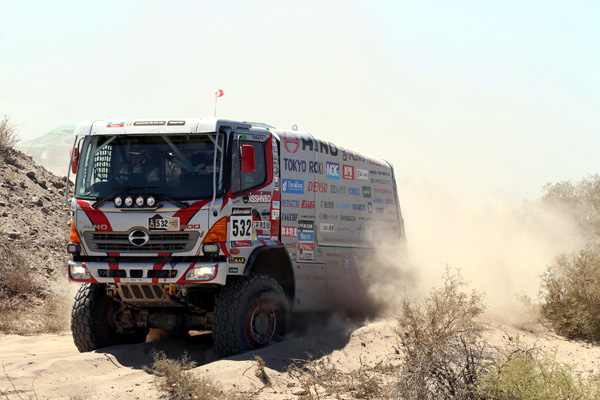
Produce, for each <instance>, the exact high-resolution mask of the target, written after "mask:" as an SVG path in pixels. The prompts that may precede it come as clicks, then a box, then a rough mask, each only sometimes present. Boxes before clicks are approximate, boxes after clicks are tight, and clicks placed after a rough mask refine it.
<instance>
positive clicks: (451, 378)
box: [396, 271, 492, 400]
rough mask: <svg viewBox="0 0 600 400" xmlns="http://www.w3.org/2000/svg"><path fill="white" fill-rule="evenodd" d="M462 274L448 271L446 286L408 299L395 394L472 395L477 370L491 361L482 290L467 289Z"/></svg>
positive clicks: (422, 396)
mask: <svg viewBox="0 0 600 400" xmlns="http://www.w3.org/2000/svg"><path fill="white" fill-rule="evenodd" d="M465 286H466V285H465V282H464V281H463V280H462V277H461V276H460V274H459V273H457V274H455V275H452V274H450V272H449V271H446V275H445V277H444V283H443V286H441V287H440V288H434V289H432V291H431V293H430V295H429V297H427V298H426V299H425V300H423V301H422V302H420V303H413V302H411V301H410V300H408V299H407V298H405V299H404V302H403V307H402V315H401V316H400V317H399V318H398V337H399V340H400V344H401V350H402V351H403V356H402V357H403V362H402V365H401V368H400V370H399V376H398V380H397V387H396V396H397V397H398V398H403V399H419V400H429V399H431V400H433V399H436V400H438V399H473V398H477V396H476V394H475V392H474V388H475V384H476V381H477V377H478V375H479V374H480V373H481V372H482V371H483V370H484V369H485V368H486V366H487V365H488V364H489V363H490V362H491V360H492V351H491V348H489V346H488V345H486V343H485V341H484V340H483V334H484V333H485V331H486V330H487V329H486V325H485V324H483V323H480V322H477V321H476V318H477V317H478V316H480V315H481V313H482V312H483V311H484V308H485V307H484V304H483V297H482V294H480V293H478V292H476V291H472V292H471V293H470V294H467V293H465V292H464V291H463V289H464V287H465Z"/></svg>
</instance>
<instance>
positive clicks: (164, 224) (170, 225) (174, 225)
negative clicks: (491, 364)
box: [148, 214, 179, 231]
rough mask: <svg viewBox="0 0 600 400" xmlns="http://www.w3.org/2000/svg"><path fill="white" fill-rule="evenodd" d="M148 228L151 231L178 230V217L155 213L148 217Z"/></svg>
mask: <svg viewBox="0 0 600 400" xmlns="http://www.w3.org/2000/svg"><path fill="white" fill-rule="evenodd" d="M148 230H151V231H178V230H179V218H178V217H164V216H162V215H160V214H156V215H154V216H153V217H150V218H148Z"/></svg>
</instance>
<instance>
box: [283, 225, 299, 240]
mask: <svg viewBox="0 0 600 400" xmlns="http://www.w3.org/2000/svg"><path fill="white" fill-rule="evenodd" d="M281 236H285V237H293V238H297V237H298V227H296V226H282V227H281Z"/></svg>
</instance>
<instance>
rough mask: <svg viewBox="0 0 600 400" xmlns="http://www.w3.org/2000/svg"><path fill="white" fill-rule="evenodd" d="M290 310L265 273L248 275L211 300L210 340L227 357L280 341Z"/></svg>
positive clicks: (279, 288)
mask: <svg viewBox="0 0 600 400" xmlns="http://www.w3.org/2000/svg"><path fill="white" fill-rule="evenodd" d="M289 310H290V307H289V304H288V301H287V299H286V297H285V294H284V292H283V289H281V286H280V285H279V283H277V281H276V280H274V279H273V278H271V277H270V276H268V275H265V274H259V273H251V274H250V275H248V276H241V277H239V278H237V279H235V280H233V281H231V282H229V283H227V285H225V286H224V287H223V288H222V289H221V291H220V292H219V294H218V295H217V298H216V300H215V308H214V313H213V318H214V319H213V338H214V341H215V347H216V350H217V353H219V354H220V355H222V356H225V357H227V356H231V355H235V354H239V353H243V352H245V351H248V350H254V349H257V348H260V347H263V346H265V345H267V344H268V342H270V341H271V340H276V339H281V338H282V337H283V335H284V334H285V332H286V330H287V329H288V325H289V320H290V311H289Z"/></svg>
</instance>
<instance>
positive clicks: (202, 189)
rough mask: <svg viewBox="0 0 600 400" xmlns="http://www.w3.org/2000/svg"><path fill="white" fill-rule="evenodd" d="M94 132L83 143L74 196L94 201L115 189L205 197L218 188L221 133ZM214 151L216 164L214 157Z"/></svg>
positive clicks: (221, 165) (221, 185)
mask: <svg viewBox="0 0 600 400" xmlns="http://www.w3.org/2000/svg"><path fill="white" fill-rule="evenodd" d="M216 139H217V135H216V133H213V134H202V135H200V134H187V135H118V136H111V135H94V136H88V137H86V138H85V140H84V142H83V146H82V149H81V158H80V160H81V161H80V163H79V168H78V171H77V181H76V186H75V196H76V197H78V198H84V199H94V200H98V199H100V198H103V197H105V196H107V195H109V194H110V193H113V192H114V191H115V190H131V192H132V193H139V194H143V193H149V194H162V195H164V196H168V197H170V198H172V199H176V200H193V199H207V198H211V197H212V195H213V174H216V188H217V193H216V195H217V196H219V195H220V194H221V192H222V189H223V143H224V140H223V139H224V135H219V143H218V144H217V143H216ZM215 151H217V160H216V168H214V156H215Z"/></svg>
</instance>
